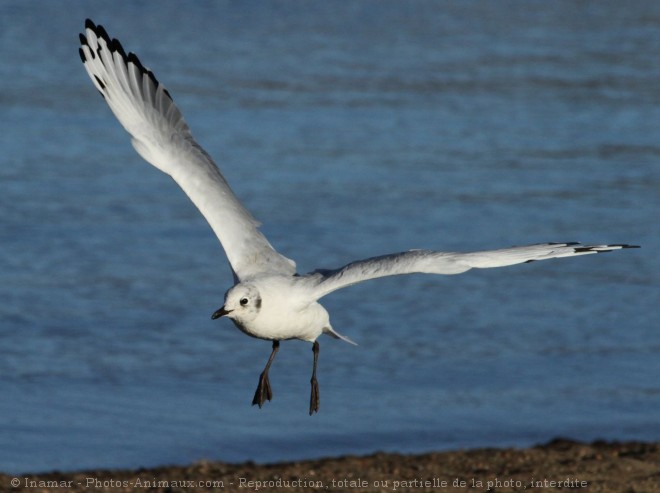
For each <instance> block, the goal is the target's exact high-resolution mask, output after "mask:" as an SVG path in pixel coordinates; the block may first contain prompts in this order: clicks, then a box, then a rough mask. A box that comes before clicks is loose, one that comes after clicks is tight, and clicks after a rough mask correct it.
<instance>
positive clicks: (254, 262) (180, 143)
mask: <svg viewBox="0 0 660 493" xmlns="http://www.w3.org/2000/svg"><path fill="white" fill-rule="evenodd" d="M85 33H86V36H85V35H83V34H81V35H80V43H81V47H80V58H81V59H82V61H83V63H84V65H85V69H86V70H87V73H88V74H89V77H90V78H91V79H92V82H93V83H94V85H95V86H96V88H97V89H98V90H99V92H100V93H101V95H102V96H103V97H104V99H105V101H106V102H107V103H108V106H110V109H111V110H112V112H113V113H114V114H115V116H116V117H117V119H118V120H119V123H121V124H122V126H123V127H124V128H125V129H126V131H127V132H128V133H129V134H130V135H131V138H132V139H131V141H132V143H133V147H134V148H135V150H136V151H137V152H138V153H139V154H140V156H142V157H143V158H144V159H146V160H147V161H148V162H149V163H151V164H153V165H154V166H155V167H156V168H158V169H160V170H161V171H163V172H165V173H167V174H168V175H170V176H171V177H172V178H173V179H174V181H176V182H177V183H178V184H179V186H180V187H181V188H182V189H183V191H184V192H185V193H186V194H187V195H188V197H189V198H190V200H192V202H193V203H194V204H195V205H196V206H197V208H198V209H199V210H200V212H201V213H202V214H203V215H204V217H205V218H206V220H207V221H208V222H209V224H210V225H211V228H212V229H213V231H214V232H215V234H216V235H217V236H218V239H219V240H220V243H221V244H222V246H223V248H224V250H225V253H226V254H227V258H228V259H229V263H230V264H231V267H232V269H233V271H234V275H235V276H236V277H237V278H238V279H239V280H245V279H247V278H250V277H252V276H254V275H256V274H260V273H264V272H272V273H282V274H294V273H295V270H296V267H295V263H294V262H293V261H292V260H289V259H288V258H286V257H284V256H282V255H280V254H279V253H277V252H276V251H275V249H274V248H273V247H272V246H271V244H270V243H269V242H268V240H266V238H265V237H264V235H263V234H261V232H259V230H258V229H257V228H258V226H259V223H258V222H257V221H256V220H255V219H254V218H253V217H252V216H251V215H250V213H249V212H248V211H247V210H246V209H245V208H244V207H243V205H242V204H241V203H240V202H239V200H238V198H237V197H236V195H234V192H232V190H231V188H229V185H228V184H227V182H226V181H225V179H224V177H223V176H222V174H221V173H220V171H219V170H218V167H217V166H216V165H215V163H214V162H213V160H212V159H211V158H210V156H209V155H208V154H207V153H206V151H204V149H202V148H201V147H200V145H199V144H198V143H197V142H195V139H193V136H192V134H191V133H190V129H189V128H188V125H187V124H186V122H185V120H184V119H183V117H182V116H181V112H180V111H179V109H178V108H177V107H176V105H175V104H174V101H172V97H171V96H170V94H169V93H168V92H167V90H166V89H165V87H164V86H163V84H161V83H160V82H158V81H157V80H156V78H155V77H154V74H153V73H152V72H151V71H150V70H147V69H145V68H144V66H143V65H142V64H141V63H140V61H139V60H138V58H137V57H136V56H135V55H134V54H133V53H129V54H128V55H127V54H126V53H125V52H124V49H123V48H122V46H121V44H120V43H119V41H117V40H116V39H110V37H109V36H108V34H107V33H106V31H105V29H103V26H100V25H99V26H96V25H94V23H93V22H92V21H90V20H89V19H88V20H87V21H86V22H85Z"/></svg>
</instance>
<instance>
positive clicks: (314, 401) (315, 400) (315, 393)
mask: <svg viewBox="0 0 660 493" xmlns="http://www.w3.org/2000/svg"><path fill="white" fill-rule="evenodd" d="M312 352H313V353H314V369H313V370H312V379H311V380H310V382H311V384H312V395H311V396H310V398H309V415H310V416H311V415H312V414H314V413H315V412H318V410H319V402H320V399H319V383H318V381H317V380H316V363H317V362H318V359H319V343H318V341H314V345H313V346H312Z"/></svg>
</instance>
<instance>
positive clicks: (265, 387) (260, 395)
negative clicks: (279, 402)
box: [252, 341, 280, 407]
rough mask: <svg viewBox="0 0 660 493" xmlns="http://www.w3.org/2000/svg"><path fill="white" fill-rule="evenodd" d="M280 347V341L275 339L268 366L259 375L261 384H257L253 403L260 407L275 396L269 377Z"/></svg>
mask: <svg viewBox="0 0 660 493" xmlns="http://www.w3.org/2000/svg"><path fill="white" fill-rule="evenodd" d="M279 348H280V341H273V351H272V352H271V353H270V358H268V363H266V368H264V371H262V372H261V375H259V385H258V386H257V391H256V392H255V393H254V399H252V405H253V406H254V405H255V404H258V405H259V407H261V406H263V404H264V402H266V400H271V399H272V398H273V391H272V390H270V380H269V379H268V370H270V365H271V363H272V362H273V360H274V359H275V354H277V350H278V349H279Z"/></svg>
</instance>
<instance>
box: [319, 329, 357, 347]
mask: <svg viewBox="0 0 660 493" xmlns="http://www.w3.org/2000/svg"><path fill="white" fill-rule="evenodd" d="M323 333H324V334H328V335H329V336H332V337H334V338H335V339H341V340H342V341H346V342H348V343H349V344H353V345H354V346H357V345H358V344H357V342H355V341H352V340H350V339H349V338H348V337H346V336H343V335H341V334H340V333H339V332H336V331H335V329H333V328H332V327H330V326H328V327H325V328H324V329H323Z"/></svg>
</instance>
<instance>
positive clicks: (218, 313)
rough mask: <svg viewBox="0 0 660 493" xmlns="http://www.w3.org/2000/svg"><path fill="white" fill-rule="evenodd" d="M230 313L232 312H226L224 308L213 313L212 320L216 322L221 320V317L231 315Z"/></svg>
mask: <svg viewBox="0 0 660 493" xmlns="http://www.w3.org/2000/svg"><path fill="white" fill-rule="evenodd" d="M230 312H231V310H225V307H224V306H223V307H222V308H220V309H219V310H216V311H215V312H214V313H213V315H211V318H212V319H213V320H215V319H216V318H220V317H222V316H223V315H227V314H228V313H230Z"/></svg>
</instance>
